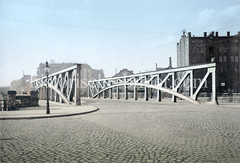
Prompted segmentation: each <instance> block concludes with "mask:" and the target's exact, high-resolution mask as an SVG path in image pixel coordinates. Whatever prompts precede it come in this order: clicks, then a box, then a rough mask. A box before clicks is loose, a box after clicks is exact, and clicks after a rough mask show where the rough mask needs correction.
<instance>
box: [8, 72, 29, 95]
mask: <svg viewBox="0 0 240 163" xmlns="http://www.w3.org/2000/svg"><path fill="white" fill-rule="evenodd" d="M31 80H32V76H31V75H23V77H22V78H21V79H19V80H13V81H12V82H11V83H10V89H11V90H15V91H16V92H17V94H30V91H31V88H30V85H31V84H30V82H31Z"/></svg>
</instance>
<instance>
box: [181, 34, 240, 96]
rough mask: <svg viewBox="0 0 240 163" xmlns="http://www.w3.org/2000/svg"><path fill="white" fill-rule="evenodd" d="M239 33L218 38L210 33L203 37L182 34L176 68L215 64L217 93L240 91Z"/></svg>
mask: <svg viewBox="0 0 240 163" xmlns="http://www.w3.org/2000/svg"><path fill="white" fill-rule="evenodd" d="M239 49H240V32H238V34H236V35H232V36H231V35H230V32H227V35H226V36H219V35H218V32H211V33H210V34H208V35H207V32H204V36H203V37H196V36H191V33H190V32H189V33H188V34H187V35H186V34H185V32H184V33H183V35H182V37H181V39H180V42H179V43H178V44H177V66H178V67H183V66H191V65H197V64H204V63H210V62H216V63H217V90H218V92H227V91H228V90H232V92H238V93H239V91H240V50H239Z"/></svg>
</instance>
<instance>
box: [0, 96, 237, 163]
mask: <svg viewBox="0 0 240 163" xmlns="http://www.w3.org/2000/svg"><path fill="white" fill-rule="evenodd" d="M169 104H170V103H167V102H166V103H157V102H151V101H149V102H143V101H140V100H139V101H137V102H134V101H132V100H129V101H123V100H87V101H86V102H85V103H84V105H94V106H98V107H99V108H100V111H98V112H95V113H92V114H87V115H79V116H74V117H64V118H63V117H62V118H52V119H35V120H3V121H0V125H1V128H0V129H1V135H0V148H1V149H0V150H1V151H0V162H89V163H93V162H100V163H102V162H121V163H122V162H149V163H155V162H223V163H226V162H229V163H234V162H239V160H240V154H239V153H240V118H239V117H240V107H239V104H224V105H222V106H211V105H193V104H188V103H184V102H179V103H176V104H173V105H169Z"/></svg>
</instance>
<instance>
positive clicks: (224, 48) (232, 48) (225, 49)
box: [219, 46, 238, 53]
mask: <svg viewBox="0 0 240 163" xmlns="http://www.w3.org/2000/svg"><path fill="white" fill-rule="evenodd" d="M230 51H231V52H233V53H234V52H238V47H237V46H236V47H231V49H230ZM219 52H227V48H226V47H219Z"/></svg>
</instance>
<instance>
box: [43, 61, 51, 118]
mask: <svg viewBox="0 0 240 163" xmlns="http://www.w3.org/2000/svg"><path fill="white" fill-rule="evenodd" d="M44 71H45V74H46V76H47V114H50V109H49V97H48V75H49V71H50V67H49V65H48V62H47V61H46V67H45V68H44Z"/></svg>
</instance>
